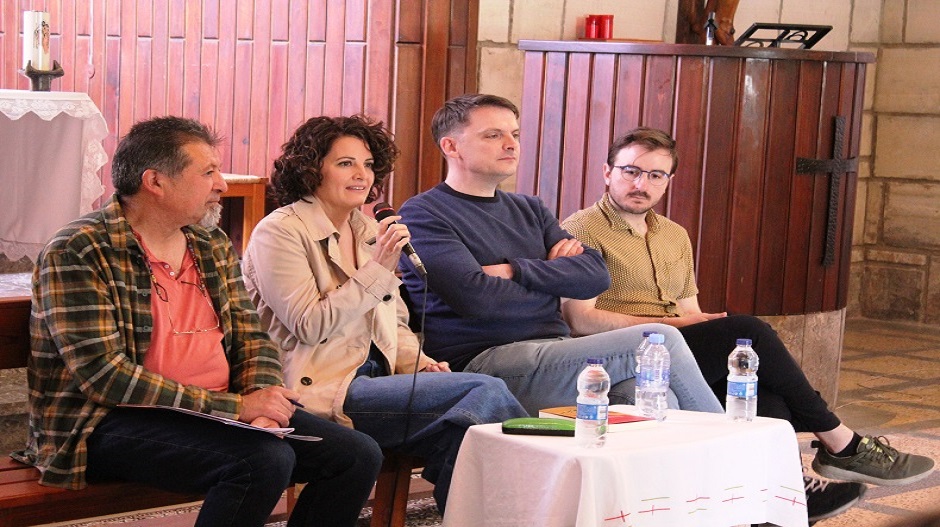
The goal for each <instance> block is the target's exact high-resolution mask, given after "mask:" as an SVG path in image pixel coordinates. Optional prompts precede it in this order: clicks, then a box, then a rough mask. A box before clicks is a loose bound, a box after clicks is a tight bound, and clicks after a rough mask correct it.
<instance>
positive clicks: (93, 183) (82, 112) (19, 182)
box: [0, 90, 108, 261]
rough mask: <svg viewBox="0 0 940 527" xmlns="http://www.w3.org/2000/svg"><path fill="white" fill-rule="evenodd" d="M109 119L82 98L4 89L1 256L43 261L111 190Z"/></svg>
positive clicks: (0, 108) (0, 95)
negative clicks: (66, 229)
mask: <svg viewBox="0 0 940 527" xmlns="http://www.w3.org/2000/svg"><path fill="white" fill-rule="evenodd" d="M107 135H108V126H107V123H105V120H104V117H102V115H101V112H100V111H99V110H98V108H97V107H96V106H95V104H94V103H93V102H92V101H91V99H90V98H89V97H88V94H85V93H77V92H33V91H25V90H0V189H2V190H0V254H5V255H6V256H7V258H9V259H10V260H14V261H15V260H19V259H20V258H22V257H23V256H27V257H29V259H30V260H35V259H36V257H37V256H38V255H39V252H40V251H41V250H42V247H43V246H44V245H45V243H46V242H47V241H48V240H49V238H50V237H52V235H53V234H55V232H56V231H57V230H58V229H59V228H60V227H62V226H64V225H65V224H66V223H68V222H70V221H72V220H73V219H75V218H78V217H79V216H81V215H82V214H85V213H87V212H90V211H91V210H92V205H93V204H94V202H95V200H96V199H98V197H100V196H101V194H102V193H103V192H104V186H103V185H102V184H101V178H100V176H99V175H98V169H100V168H101V167H102V166H104V164H105V163H107V161H108V156H107V154H105V151H104V147H102V145H101V141H102V139H104V138H105V137H106V136H107Z"/></svg>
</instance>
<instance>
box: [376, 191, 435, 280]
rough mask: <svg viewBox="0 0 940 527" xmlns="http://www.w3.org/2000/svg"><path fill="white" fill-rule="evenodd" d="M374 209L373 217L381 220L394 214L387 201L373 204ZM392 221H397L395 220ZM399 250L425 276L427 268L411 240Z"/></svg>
mask: <svg viewBox="0 0 940 527" xmlns="http://www.w3.org/2000/svg"><path fill="white" fill-rule="evenodd" d="M373 210H374V211H375V219H376V220H378V221H382V220H384V219H385V218H387V217H389V216H395V215H396V214H395V209H393V208H392V206H391V205H389V204H388V203H386V202H384V201H381V202H379V203H376V204H375V207H374V209H373ZM392 223H398V222H397V221H395V222H392ZM401 251H402V252H403V253H405V254H406V255H407V256H408V259H409V260H411V263H412V264H413V265H414V266H415V269H416V270H417V271H418V274H419V275H421V277H422V278H427V276H428V270H427V269H426V268H425V267H424V264H423V263H421V258H418V253H416V252H415V248H414V247H413V246H412V245H411V242H408V243H406V244H405V246H404V247H402V248H401Z"/></svg>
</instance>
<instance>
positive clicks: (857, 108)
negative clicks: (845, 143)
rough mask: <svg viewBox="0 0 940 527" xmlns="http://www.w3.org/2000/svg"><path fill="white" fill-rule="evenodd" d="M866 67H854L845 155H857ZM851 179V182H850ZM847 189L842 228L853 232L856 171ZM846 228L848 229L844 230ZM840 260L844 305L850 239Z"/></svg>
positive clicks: (840, 301)
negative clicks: (847, 143)
mask: <svg viewBox="0 0 940 527" xmlns="http://www.w3.org/2000/svg"><path fill="white" fill-rule="evenodd" d="M866 70H867V68H863V67H856V69H855V90H854V96H855V99H854V101H852V119H851V122H852V123H853V125H852V127H851V133H850V134H849V148H848V152H847V154H846V155H847V157H849V158H852V157H858V155H859V145H860V141H861V134H862V111H863V110H864V108H865V76H866ZM850 181H851V183H850ZM846 184H847V190H846V193H845V198H844V199H843V203H845V207H846V209H845V215H844V216H843V224H842V229H843V230H844V232H853V229H854V226H855V200H856V194H857V190H858V172H852V173H851V174H848V175H846ZM845 229H848V230H845ZM840 253H841V256H840V258H841V260H840V265H839V273H840V281H839V290H838V296H837V298H836V305H837V306H844V305H846V303H847V301H848V295H849V291H848V289H849V272H850V271H851V264H852V243H851V240H845V239H843V240H842V242H841V246H840Z"/></svg>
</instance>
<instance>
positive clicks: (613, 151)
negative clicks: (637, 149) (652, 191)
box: [607, 126, 679, 174]
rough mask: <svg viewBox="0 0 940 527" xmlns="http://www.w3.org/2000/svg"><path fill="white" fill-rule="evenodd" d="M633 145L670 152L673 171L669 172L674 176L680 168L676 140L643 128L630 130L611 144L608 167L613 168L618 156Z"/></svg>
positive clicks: (659, 132) (657, 131)
mask: <svg viewBox="0 0 940 527" xmlns="http://www.w3.org/2000/svg"><path fill="white" fill-rule="evenodd" d="M633 145H640V146H642V147H643V148H645V149H647V150H649V151H653V150H667V151H669V155H670V156H671V157H672V170H670V171H669V173H670V174H674V173H675V172H676V168H678V167H679V153H678V152H677V151H676V140H675V139H673V138H672V137H671V136H670V135H669V134H668V133H666V132H664V131H662V130H658V129H656V128H646V127H643V126H641V127H639V128H634V129H633V130H630V131H629V132H627V133H625V134H624V135H622V136H620V137H618V138H617V139H615V140H614V142H613V143H611V145H610V148H609V149H607V166H613V164H614V159H616V158H617V154H619V153H620V151H621V150H623V149H624V148H627V147H629V146H633Z"/></svg>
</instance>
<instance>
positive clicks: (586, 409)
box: [578, 403, 607, 421]
mask: <svg viewBox="0 0 940 527" xmlns="http://www.w3.org/2000/svg"><path fill="white" fill-rule="evenodd" d="M578 419H585V420H587V421H605V420H606V419H607V405H606V404H580V403H579V404H578Z"/></svg>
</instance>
